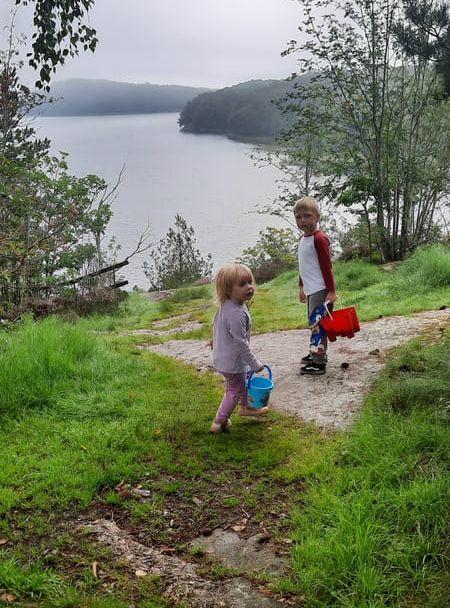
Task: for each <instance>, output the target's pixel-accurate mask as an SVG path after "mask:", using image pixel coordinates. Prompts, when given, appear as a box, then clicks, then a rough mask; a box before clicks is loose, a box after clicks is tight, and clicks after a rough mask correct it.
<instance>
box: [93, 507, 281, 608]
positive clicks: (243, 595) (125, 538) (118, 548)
mask: <svg viewBox="0 0 450 608" xmlns="http://www.w3.org/2000/svg"><path fill="white" fill-rule="evenodd" d="M84 527H87V528H88V529H90V530H91V531H92V532H94V533H95V534H96V535H97V537H98V540H99V542H100V543H101V544H103V545H105V546H107V547H108V548H109V549H110V550H111V552H112V553H113V554H114V555H115V556H116V558H117V559H125V560H126V561H127V562H128V564H129V566H130V568H131V569H132V570H133V571H134V572H135V575H136V576H145V575H146V573H148V574H152V575H157V576H158V577H159V578H160V579H161V582H162V585H163V587H164V591H163V593H164V595H165V596H166V597H168V598H170V599H171V600H174V601H175V602H180V603H181V602H184V603H186V605H188V606H190V607H191V608H219V607H220V608H283V607H285V606H286V604H285V603H281V602H280V601H278V600H276V599H273V598H271V597H267V596H265V595H262V594H261V593H260V592H259V591H258V590H256V589H253V588H252V586H251V584H250V583H249V582H248V581H247V580H246V579H244V578H241V577H238V578H230V579H228V580H226V581H219V582H215V581H210V580H207V579H204V578H202V577H201V576H200V575H199V574H198V573H197V568H196V566H195V565H194V564H190V563H188V562H185V561H183V560H181V559H180V558H178V557H174V556H172V555H167V554H165V553H162V552H161V551H158V550H157V549H153V548H151V547H147V546H145V545H142V544H140V543H137V542H136V541H134V540H132V538H130V536H129V535H128V534H127V533H126V532H125V531H123V530H121V529H120V528H119V527H118V526H117V524H116V523H115V522H113V521H111V520H105V519H100V520H97V521H94V522H92V523H91V524H88V525H87V526H86V525H85V526H84ZM138 573H139V574H138Z"/></svg>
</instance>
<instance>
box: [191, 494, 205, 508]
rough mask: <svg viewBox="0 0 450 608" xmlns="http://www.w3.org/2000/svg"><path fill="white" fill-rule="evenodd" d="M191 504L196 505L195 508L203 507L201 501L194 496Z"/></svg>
mask: <svg viewBox="0 0 450 608" xmlns="http://www.w3.org/2000/svg"><path fill="white" fill-rule="evenodd" d="M192 502H193V503H194V504H195V505H197V507H201V506H202V505H203V501H201V500H200V498H197V497H196V496H194V498H193V499H192Z"/></svg>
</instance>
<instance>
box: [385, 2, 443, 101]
mask: <svg viewBox="0 0 450 608" xmlns="http://www.w3.org/2000/svg"><path fill="white" fill-rule="evenodd" d="M404 10H405V16H406V20H404V19H401V20H399V21H398V22H397V23H396V24H395V25H394V33H395V35H396V36H397V39H398V41H399V43H400V45H401V46H402V48H403V50H404V51H405V52H406V54H407V55H409V56H410V57H414V56H417V57H422V58H423V59H425V60H427V61H432V62H434V63H435V65H436V70H437V72H438V73H439V74H440V75H441V76H442V77H443V81H444V89H445V95H446V96H447V97H448V96H449V95H450V15H449V7H448V3H446V2H441V3H436V2H435V1H434V0H405V9H404Z"/></svg>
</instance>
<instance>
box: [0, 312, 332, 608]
mask: <svg viewBox="0 0 450 608" xmlns="http://www.w3.org/2000/svg"><path fill="white" fill-rule="evenodd" d="M0 336H1V338H0V395H1V403H2V409H1V412H0V444H1V445H2V466H1V467H0V538H5V539H7V540H9V544H8V545H5V546H1V547H0V588H4V589H6V590H7V591H8V592H10V593H13V594H14V595H16V596H17V597H18V598H21V599H22V600H24V601H28V602H31V601H33V602H35V603H34V604H33V605H36V606H46V605H52V606H53V605H54V606H57V605H58V606H63V605H64V606H69V605H73V606H89V607H90V606H102V607H103V606H107V605H109V604H108V603H107V600H106V599H105V598H104V597H103V595H104V594H102V588H101V584H100V582H99V581H92V580H91V579H92V576H91V575H90V564H91V563H92V561H94V559H96V558H95V557H93V558H90V559H91V560H92V561H89V560H87V559H86V558H85V557H84V558H83V557H78V558H77V560H76V563H75V564H74V565H73V567H72V568H71V569H70V572H65V571H64V570H65V569H66V566H65V562H66V561H69V562H70V561H71V560H72V559H74V558H72V557H70V558H69V557H68V556H69V555H72V554H73V555H75V556H76V555H78V554H79V553H80V554H81V556H82V555H83V553H84V552H85V551H86V550H87V549H86V548H82V549H79V550H77V551H75V550H72V549H68V550H67V551H66V552H65V554H63V555H62V556H61V557H60V558H59V559H58V560H56V569H55V564H54V562H53V558H52V552H50V553H49V554H48V555H47V556H46V557H43V556H42V551H43V548H48V547H49V548H53V547H54V543H55V539H54V537H53V536H52V533H53V531H54V528H55V525H57V522H59V521H62V520H64V518H67V517H72V516H76V514H77V513H79V512H80V511H83V510H84V509H87V508H88V507H89V506H90V505H91V504H92V503H93V501H96V500H97V501H98V500H100V502H102V501H103V499H102V497H103V496H104V504H105V505H108V504H111V505H114V504H115V505H116V506H117V507H120V508H125V509H128V510H129V512H130V517H131V519H132V521H135V522H139V521H143V522H144V523H145V522H148V525H153V526H157V525H158V517H159V518H160V519H161V517H160V515H161V512H162V509H163V500H165V499H166V498H167V497H170V496H171V495H172V494H173V493H174V492H180V491H181V490H182V491H183V493H184V494H186V498H185V499H186V500H188V501H189V502H191V498H190V494H189V492H190V490H189V488H190V485H191V484H192V483H193V480H201V479H202V478H203V477H204V476H207V475H208V474H209V473H210V471H215V472H216V473H213V476H214V475H215V476H217V475H218V473H217V472H219V471H220V475H223V476H224V483H226V481H225V480H226V479H227V478H230V479H232V478H235V476H236V471H237V470H239V471H240V470H242V472H243V473H244V474H243V475H240V479H241V480H242V481H241V482H240V484H241V486H240V489H239V488H235V487H233V490H236V491H233V495H234V494H236V496H237V499H236V500H235V501H229V504H228V505H225V507H226V508H237V509H240V505H245V504H246V501H248V504H249V505H250V506H251V507H253V508H254V509H256V510H257V511H258V512H259V513H260V515H258V517H259V518H260V519H263V518H264V517H265V515H264V513H265V512H266V511H267V512H268V511H270V509H271V508H272V496H271V494H270V492H271V491H272V490H270V487H271V484H272V485H273V487H274V491H278V490H277V489H276V488H277V486H278V484H281V485H283V484H288V485H289V484H290V483H291V482H292V480H293V479H296V478H297V477H298V475H293V474H292V469H291V468H285V467H284V465H283V463H284V462H285V461H287V460H288V459H290V458H292V455H293V454H296V453H299V454H300V453H302V454H305V455H306V456H307V453H308V448H307V446H311V447H314V449H315V450H318V449H319V448H318V446H319V445H320V444H322V443H324V442H325V439H324V438H323V437H321V436H320V435H319V434H318V433H316V432H314V431H312V430H310V429H309V428H308V427H299V426H298V425H297V424H293V423H292V422H291V421H290V420H289V419H286V418H281V417H274V418H273V419H272V421H271V424H270V429H268V428H267V425H266V424H261V423H260V422H259V421H256V422H252V421H249V420H243V421H242V420H237V421H236V423H235V426H234V430H235V432H234V433H232V434H230V435H229V436H223V437H220V438H217V437H213V436H210V435H209V433H208V432H207V431H208V428H209V424H210V422H211V420H212V418H213V416H214V413H215V410H216V408H217V405H218V403H219V401H220V398H221V386H220V382H219V381H218V380H217V379H216V378H215V377H213V376H212V375H210V374H207V375H201V376H200V375H198V374H197V373H196V372H195V370H193V369H192V368H190V367H188V366H183V365H180V364H178V363H176V362H174V361H172V360H170V359H167V358H161V357H157V356H154V355H151V354H147V353H142V354H140V355H138V356H136V355H134V354H132V353H131V352H130V350H129V348H128V347H127V346H126V344H125V343H120V342H119V341H114V342H108V341H106V340H105V337H104V336H97V335H95V334H92V333H87V332H86V330H85V328H84V327H83V324H69V323H65V322H63V321H61V320H58V319H55V318H52V319H47V320H44V321H41V322H39V323H33V322H31V321H27V322H25V323H23V324H22V325H21V326H19V327H18V328H17V329H16V330H14V331H11V332H4V333H2V334H0ZM302 439H304V441H302ZM314 453H315V452H314ZM144 474H147V475H148V474H150V478H151V480H152V484H153V485H152V487H153V488H154V501H152V502H150V503H145V504H143V503H142V504H141V503H139V502H134V503H130V504H129V503H127V502H126V501H125V502H124V501H123V500H121V499H118V497H117V495H115V493H114V488H115V486H116V485H117V484H118V483H119V482H120V481H121V480H124V479H125V480H127V481H128V482H130V483H133V482H136V483H137V482H138V481H139V480H141V479H142V476H143V475H144ZM168 475H169V476H175V478H176V481H171V480H170V479H169V480H168V479H166V477H167V476H168ZM256 478H258V479H259V478H261V479H262V480H265V481H264V482H261V485H260V487H259V488H258V493H257V494H256V495H255V496H251V495H248V496H247V495H246V488H247V487H250V486H251V484H252V483H254V480H255V479H256ZM158 480H160V481H158ZM196 483H197V482H196ZM196 487H197V488H198V491H200V492H202V491H204V492H206V493H207V492H208V484H207V482H205V483H204V485H202V484H201V483H200V481H198V483H197V486H196ZM239 492H241V497H240V499H239ZM184 494H183V495H184ZM205 495H206V494H205ZM263 496H265V497H266V498H267V502H264V500H262V497H263ZM255 498H256V502H257V504H256V507H255V504H254V502H252V501H253V500H254V499H255ZM236 504H238V505H239V506H238V507H236ZM155 533H156V532H155ZM33 545H34V546H35V547H36V549H35V550H32V551H31V553H30V546H33ZM56 550H57V551H58V547H56ZM58 554H59V553H58ZM64 555H65V557H64ZM50 558H52V559H50ZM111 561H112V562H113V561H114V560H111ZM29 563H31V564H33V567H32V568H31V569H30V567H29V565H28V564H29ZM61 568H62V570H63V571H62V572H61V571H60V569H61ZM111 568H112V566H111ZM111 576H113V574H111ZM114 576H116V575H115V574H114ZM117 576H118V575H117ZM74 586H76V589H75V591H76V593H75V591H74ZM127 591H129V589H128V587H127V585H125V584H124V593H126V592H127ZM74 593H75V595H74V597H75V598H76V600H74V601H73V603H72V604H71V603H70V601H72V600H70V598H71V597H72V595H73V594H74ZM136 593H137V592H136ZM139 593H140V595H139V594H138V596H139V598H141V599H140V600H139V601H141V603H139V602H138V601H137V600H136V603H135V604H133V605H136V606H145V605H146V604H145V603H142V602H143V601H144V600H143V598H145V594H144V595H143V594H142V592H139ZM58 594H59V596H60V599H58V602H59V603H55V602H56V599H55V598H56V596H58ZM135 595H136V594H135ZM121 597H122V596H121V594H120V593H118V594H117V595H116V600H117V604H111V605H117V606H120V605H121V603H120V602H121V601H122V599H121ZM69 600H70V601H69ZM94 600H95V601H94ZM65 601H67V603H64V602H65ZM152 601H153V600H152ZM158 601H159V600H158ZM46 602H47V603H46ZM48 602H53V603H50V604H48ZM96 602H97V603H96ZM102 602H106V603H102ZM124 605H126V604H124ZM155 605H156V604H155Z"/></svg>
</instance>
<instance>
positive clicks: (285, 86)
mask: <svg viewBox="0 0 450 608" xmlns="http://www.w3.org/2000/svg"><path fill="white" fill-rule="evenodd" d="M293 86H294V85H293V83H292V82H290V81H289V80H252V81H250V82H244V83H241V84H238V85H236V86H233V87H227V88H225V89H220V90H218V91H213V92H209V93H203V94H202V95H199V96H198V97H196V98H195V99H193V100H192V101H190V102H188V103H187V104H186V106H185V107H184V109H183V111H182V112H181V114H180V118H179V125H180V127H181V129H182V130H183V131H188V132H191V133H220V134H224V135H229V136H235V137H255V136H256V137H275V136H277V135H279V134H280V132H281V131H282V129H285V128H286V127H288V126H289V125H290V124H291V121H290V118H289V117H287V116H286V115H283V113H282V112H281V111H280V108H279V107H277V105H276V104H275V103H274V101H275V100H277V99H279V98H280V97H284V96H285V95H286V94H287V93H288V92H289V91H291V90H292V88H293Z"/></svg>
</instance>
